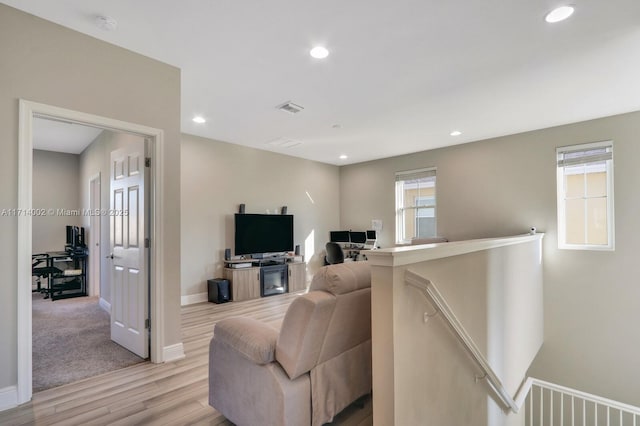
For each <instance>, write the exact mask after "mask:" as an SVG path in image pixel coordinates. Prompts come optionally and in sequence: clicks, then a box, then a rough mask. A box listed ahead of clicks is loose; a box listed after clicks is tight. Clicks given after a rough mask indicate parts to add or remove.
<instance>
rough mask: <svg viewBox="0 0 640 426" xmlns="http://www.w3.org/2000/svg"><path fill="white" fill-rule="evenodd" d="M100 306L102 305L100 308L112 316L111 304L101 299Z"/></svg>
mask: <svg viewBox="0 0 640 426" xmlns="http://www.w3.org/2000/svg"><path fill="white" fill-rule="evenodd" d="M98 305H100V307H101V308H102V309H103V310H104V311H106V312H107V313H108V314H109V315H111V303H109V302H107V301H106V300H104V299H103V298H102V297H101V298H100V300H99V301H98Z"/></svg>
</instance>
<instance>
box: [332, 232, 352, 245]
mask: <svg viewBox="0 0 640 426" xmlns="http://www.w3.org/2000/svg"><path fill="white" fill-rule="evenodd" d="M329 241H331V242H332V243H348V242H349V241H351V240H350V236H349V231H329Z"/></svg>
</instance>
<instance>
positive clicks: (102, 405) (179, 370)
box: [0, 294, 373, 426]
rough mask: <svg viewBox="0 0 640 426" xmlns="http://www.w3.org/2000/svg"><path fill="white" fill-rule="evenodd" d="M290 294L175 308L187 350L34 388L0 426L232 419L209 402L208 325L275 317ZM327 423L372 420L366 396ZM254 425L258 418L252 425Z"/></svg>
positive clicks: (0, 418)
mask: <svg viewBox="0 0 640 426" xmlns="http://www.w3.org/2000/svg"><path fill="white" fill-rule="evenodd" d="M296 296H297V294H286V295H279V296H272V297H267V298H263V299H256V300H248V301H244V302H232V303H227V304H222V305H216V304H213V303H199V304H196V305H190V306H185V307H183V308H182V338H183V343H184V348H185V355H186V357H185V358H184V359H182V360H180V361H176V362H171V363H166V364H151V363H143V364H137V365H134V366H132V367H128V368H125V369H122V370H117V371H113V372H110V373H105V374H102V375H100V376H96V377H92V378H89V379H85V380H82V381H79V382H76V383H71V384H68V385H64V386H60V387H57V388H53V389H48V390H46V391H43V392H40V393H37V394H35V395H34V396H33V400H32V401H31V402H29V403H27V404H23V405H21V406H19V407H16V408H13V409H11V410H6V411H3V412H0V425H32V424H33V425H65V426H67V425H141V424H144V425H231V424H232V423H231V422H229V421H228V420H226V419H225V418H224V417H223V416H222V415H220V414H219V413H218V412H217V411H216V410H214V409H213V408H211V407H210V406H209V404H208V392H209V390H208V362H209V357H208V353H209V341H210V340H211V337H212V336H213V325H214V324H215V323H216V322H217V321H219V320H221V319H223V318H226V317H229V316H235V315H242V316H250V317H253V318H256V319H258V320H261V321H264V322H267V323H272V324H277V323H279V322H280V321H282V318H283V317H284V314H285V312H286V309H287V307H288V306H289V304H290V303H291V301H292V300H293V298H294V297H296ZM332 424H333V425H345V426H368V425H372V424H373V420H372V407H371V398H366V399H365V404H364V408H358V407H356V406H350V407H347V408H346V409H345V410H344V411H343V412H342V413H340V414H339V415H338V416H337V417H336V419H335V420H334V422H333V423H332ZM256 426H259V425H256Z"/></svg>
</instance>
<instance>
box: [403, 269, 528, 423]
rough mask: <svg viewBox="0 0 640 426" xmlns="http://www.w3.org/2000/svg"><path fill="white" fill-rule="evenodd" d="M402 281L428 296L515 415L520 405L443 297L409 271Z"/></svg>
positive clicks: (427, 281) (430, 285) (425, 281)
mask: <svg viewBox="0 0 640 426" xmlns="http://www.w3.org/2000/svg"><path fill="white" fill-rule="evenodd" d="M404 279H405V282H406V283H407V285H410V286H412V287H415V288H417V289H419V290H422V291H423V292H424V294H426V295H427V296H429V298H430V299H431V301H432V302H433V304H434V305H435V307H436V308H437V309H438V310H439V311H440V312H441V313H442V315H443V316H444V318H445V319H446V321H447V324H448V325H449V327H451V329H452V330H453V332H454V333H455V335H456V336H457V337H458V339H459V340H460V342H462V344H463V346H464V347H465V349H466V350H467V352H469V354H470V355H471V357H472V358H473V359H474V361H475V362H476V363H477V364H478V366H480V368H481V369H482V373H483V374H484V376H485V377H486V378H487V381H488V382H489V385H490V386H491V388H492V389H493V390H494V392H495V393H496V395H497V396H498V397H499V398H500V400H501V401H502V403H503V404H504V405H505V407H506V408H509V409H511V410H512V411H513V412H514V413H517V412H518V411H519V409H520V407H521V406H522V405H520V406H518V405H517V404H516V402H515V401H514V399H513V398H512V397H511V395H509V393H508V392H507V390H506V389H505V387H504V385H503V384H502V382H501V381H500V379H499V378H498V376H497V375H496V373H495V372H494V371H493V369H492V368H491V366H490V365H489V362H488V361H487V359H486V358H485V357H484V355H482V352H481V351H480V349H478V347H477V346H476V344H475V342H474V341H473V339H472V338H471V336H469V333H467V331H466V330H465V329H464V327H463V326H462V323H460V321H459V320H458V317H456V315H455V314H454V313H453V311H452V310H451V308H450V307H449V305H448V304H447V302H446V300H445V299H444V297H442V295H441V294H440V292H439V291H438V288H437V287H436V286H435V285H434V284H433V283H432V282H431V281H430V280H428V279H427V278H424V277H423V276H421V275H418V274H416V273H415V272H412V271H409V270H407V271H405V276H404Z"/></svg>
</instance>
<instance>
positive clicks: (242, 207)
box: [238, 204, 244, 214]
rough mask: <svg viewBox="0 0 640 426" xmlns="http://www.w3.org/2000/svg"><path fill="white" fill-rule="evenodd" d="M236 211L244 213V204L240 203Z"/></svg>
mask: <svg viewBox="0 0 640 426" xmlns="http://www.w3.org/2000/svg"><path fill="white" fill-rule="evenodd" d="M238 213H240V214H244V204H240V208H239V209H238Z"/></svg>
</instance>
